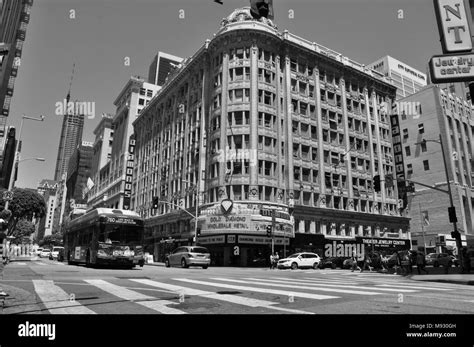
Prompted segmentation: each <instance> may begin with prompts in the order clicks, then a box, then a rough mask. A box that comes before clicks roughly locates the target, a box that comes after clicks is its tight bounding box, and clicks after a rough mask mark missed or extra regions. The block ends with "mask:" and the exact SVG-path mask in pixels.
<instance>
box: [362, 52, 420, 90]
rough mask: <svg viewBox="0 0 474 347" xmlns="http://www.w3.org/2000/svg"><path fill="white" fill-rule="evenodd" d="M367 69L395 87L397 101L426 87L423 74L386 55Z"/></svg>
mask: <svg viewBox="0 0 474 347" xmlns="http://www.w3.org/2000/svg"><path fill="white" fill-rule="evenodd" d="M367 67H368V68H370V69H373V70H375V71H378V72H380V73H382V74H384V76H386V77H387V78H389V80H390V83H392V84H393V85H394V86H395V87H397V97H396V98H397V99H400V98H403V97H405V96H408V95H410V94H413V93H416V92H417V91H419V90H420V89H422V88H423V87H425V86H426V85H427V83H428V82H427V77H426V74H424V73H423V72H421V71H419V70H417V69H414V68H412V67H411V66H408V65H407V64H405V63H403V62H401V61H399V60H397V59H395V58H393V57H391V56H389V55H386V56H385V57H382V58H380V59H377V60H376V61H374V62H373V63H370V64H369V65H367Z"/></svg>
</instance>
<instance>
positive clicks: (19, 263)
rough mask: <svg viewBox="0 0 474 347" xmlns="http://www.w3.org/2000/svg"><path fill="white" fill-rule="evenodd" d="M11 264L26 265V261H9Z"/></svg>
mask: <svg viewBox="0 0 474 347" xmlns="http://www.w3.org/2000/svg"><path fill="white" fill-rule="evenodd" d="M11 264H12V265H26V263H22V262H16V261H15V262H12V263H11Z"/></svg>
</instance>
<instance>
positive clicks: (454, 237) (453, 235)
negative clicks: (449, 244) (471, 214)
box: [451, 231, 461, 240]
mask: <svg viewBox="0 0 474 347" xmlns="http://www.w3.org/2000/svg"><path fill="white" fill-rule="evenodd" d="M460 236H461V234H460V233H459V231H451V237H452V238H453V239H455V240H457V238H458V237H460Z"/></svg>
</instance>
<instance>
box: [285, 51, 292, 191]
mask: <svg viewBox="0 0 474 347" xmlns="http://www.w3.org/2000/svg"><path fill="white" fill-rule="evenodd" d="M283 83H284V88H285V89H284V95H285V96H286V135H287V136H286V138H287V141H286V153H287V155H286V165H285V169H286V172H285V173H288V174H287V178H288V181H287V191H288V198H289V199H294V182H293V180H294V176H293V170H294V169H293V126H292V120H293V111H295V110H293V107H292V104H291V59H290V54H289V51H287V52H286V55H285V78H284V79H283Z"/></svg>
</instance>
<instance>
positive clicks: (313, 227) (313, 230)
mask: <svg viewBox="0 0 474 347" xmlns="http://www.w3.org/2000/svg"><path fill="white" fill-rule="evenodd" d="M309 232H310V234H316V222H315V221H314V220H312V221H311V222H310V224H309Z"/></svg>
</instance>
